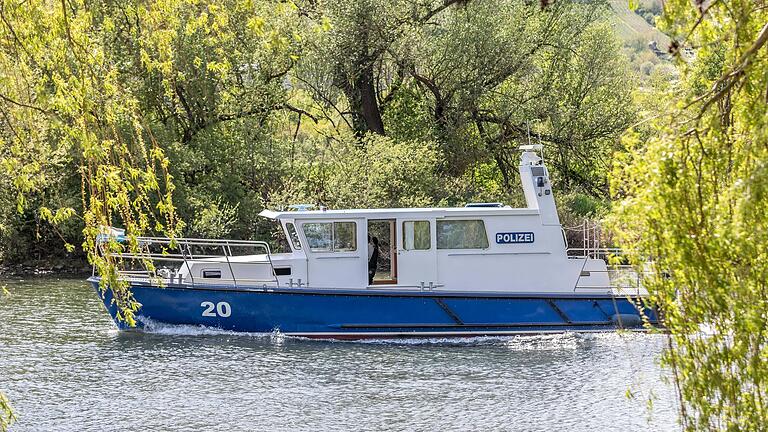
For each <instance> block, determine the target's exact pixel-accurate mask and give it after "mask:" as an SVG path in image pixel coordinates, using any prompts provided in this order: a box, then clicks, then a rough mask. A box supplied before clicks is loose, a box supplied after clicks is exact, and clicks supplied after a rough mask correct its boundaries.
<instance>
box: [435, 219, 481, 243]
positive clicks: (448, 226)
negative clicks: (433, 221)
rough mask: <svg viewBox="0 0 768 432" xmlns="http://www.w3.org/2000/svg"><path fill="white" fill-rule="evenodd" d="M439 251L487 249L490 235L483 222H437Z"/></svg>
mask: <svg viewBox="0 0 768 432" xmlns="http://www.w3.org/2000/svg"><path fill="white" fill-rule="evenodd" d="M437 248H438V249H487V248H488V234H487V233H486V232H485V223H484V222H483V221H482V220H439V221H437Z"/></svg>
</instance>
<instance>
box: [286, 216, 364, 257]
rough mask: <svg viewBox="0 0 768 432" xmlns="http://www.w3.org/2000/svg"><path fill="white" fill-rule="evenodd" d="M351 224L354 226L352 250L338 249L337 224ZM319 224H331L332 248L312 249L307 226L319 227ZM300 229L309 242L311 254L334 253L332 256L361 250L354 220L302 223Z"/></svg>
mask: <svg viewBox="0 0 768 432" xmlns="http://www.w3.org/2000/svg"><path fill="white" fill-rule="evenodd" d="M348 223H351V224H352V226H353V229H352V230H351V233H352V245H353V248H352V249H348V248H344V249H337V247H336V246H337V245H336V241H337V238H336V232H337V229H336V225H337V224H348ZM319 224H329V225H331V238H330V248H328V249H326V248H322V249H316V248H313V247H312V244H311V240H310V237H309V236H308V235H307V231H306V228H305V227H306V226H307V225H319ZM299 227H300V228H301V233H302V234H303V235H304V239H305V240H306V242H307V250H308V251H309V252H311V253H332V254H343V253H347V254H355V253H357V251H358V250H359V245H358V241H357V237H358V235H357V234H358V233H357V221H354V220H307V221H302V222H301V223H300V224H299Z"/></svg>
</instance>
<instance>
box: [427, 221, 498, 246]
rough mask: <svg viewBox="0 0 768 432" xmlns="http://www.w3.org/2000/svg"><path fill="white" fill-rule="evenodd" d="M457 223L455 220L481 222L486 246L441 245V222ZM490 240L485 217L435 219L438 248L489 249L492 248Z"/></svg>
mask: <svg viewBox="0 0 768 432" xmlns="http://www.w3.org/2000/svg"><path fill="white" fill-rule="evenodd" d="M446 222H447V223H455V222H480V224H481V225H482V232H483V234H485V246H483V247H476V246H474V245H473V246H472V247H440V224H441V223H446ZM490 245H491V244H490V241H489V240H488V228H487V227H486V225H485V219H466V218H464V219H437V220H436V221H435V246H436V247H437V250H488V249H489V248H490Z"/></svg>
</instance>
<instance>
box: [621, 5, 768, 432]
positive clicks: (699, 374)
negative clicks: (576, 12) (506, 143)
mask: <svg viewBox="0 0 768 432" xmlns="http://www.w3.org/2000/svg"><path fill="white" fill-rule="evenodd" d="M759 3H760V2H754V1H751V0H749V1H747V0H731V1H712V2H709V1H706V2H701V1H697V2H689V1H687V0H670V1H666V2H664V15H663V16H662V17H661V19H660V20H659V21H660V25H661V26H663V28H664V29H665V31H667V32H669V33H670V34H672V35H673V36H675V37H676V39H675V42H674V43H673V45H672V50H673V51H674V53H675V54H677V55H678V58H679V61H678V66H679V68H680V69H681V77H680V81H679V82H678V83H677V84H675V85H672V86H668V87H667V89H666V91H664V92H663V93H661V94H658V95H656V97H657V98H659V99H660V100H662V101H664V102H663V103H662V104H660V105H661V106H662V108H663V109H664V110H663V112H662V114H661V115H657V116H656V117H654V118H651V119H650V120H649V121H648V122H647V123H645V124H643V125H642V126H639V127H638V128H636V130H635V131H633V132H632V133H629V134H628V135H627V136H626V144H627V146H628V148H629V150H630V151H629V152H628V153H627V154H626V155H625V156H623V157H622V158H620V159H618V160H617V164H616V170H615V176H614V182H613V192H614V194H615V196H616V197H617V198H618V199H619V201H618V204H617V205H616V207H615V214H614V218H615V219H614V220H615V225H616V227H617V230H618V232H619V233H620V235H621V239H622V242H623V244H624V245H625V246H626V247H627V248H628V249H629V250H631V251H632V252H633V254H634V259H635V262H637V263H638V264H639V265H647V266H649V267H650V268H651V269H652V273H651V274H650V275H649V276H648V277H647V278H646V279H645V281H644V286H645V287H647V288H648V290H649V292H650V294H651V301H652V303H653V304H654V305H656V306H657V307H658V308H659V311H660V313H661V317H662V319H663V322H664V324H665V326H666V328H667V329H668V331H669V335H670V336H669V347H668V349H667V350H666V351H665V353H664V355H663V362H664V364H665V365H666V366H668V367H669V368H670V370H671V372H672V375H673V377H674V381H675V383H676V385H677V389H678V391H679V397H680V402H681V410H682V421H683V425H684V427H685V429H686V430H729V431H736V430H765V428H766V426H765V425H766V423H768V406H767V405H766V404H768V399H767V398H768V390H767V389H768V387H766V386H768V381H767V380H768V361H766V360H768V344H766V337H768V315H766V310H768V308H767V307H766V306H768V287H767V286H766V281H768V260H767V259H766V258H767V257H766V253H768V217H766V214H768V199H766V198H768V195H767V194H768V169H767V165H766V162H767V161H768V117H766V93H765V89H766V88H767V87H768V75H766V73H765V71H766V70H768V58H767V57H766V50H765V44H766V42H767V41H768V24H766V22H768V10H766V8H765V7H764V6H765V5H762V6H761V5H760V4H759ZM691 48H692V50H691ZM647 260H649V264H648V263H646V261H647Z"/></svg>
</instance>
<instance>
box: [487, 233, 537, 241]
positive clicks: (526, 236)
mask: <svg viewBox="0 0 768 432" xmlns="http://www.w3.org/2000/svg"><path fill="white" fill-rule="evenodd" d="M533 241H534V236H533V233H532V232H506V233H496V244H514V243H533Z"/></svg>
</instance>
